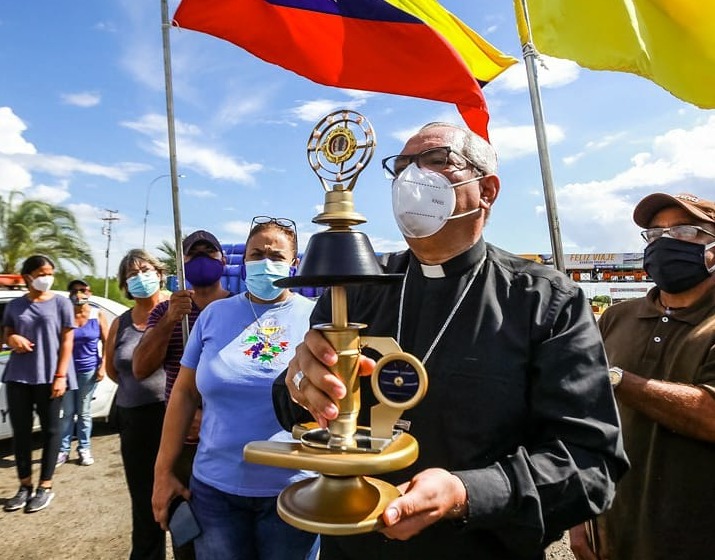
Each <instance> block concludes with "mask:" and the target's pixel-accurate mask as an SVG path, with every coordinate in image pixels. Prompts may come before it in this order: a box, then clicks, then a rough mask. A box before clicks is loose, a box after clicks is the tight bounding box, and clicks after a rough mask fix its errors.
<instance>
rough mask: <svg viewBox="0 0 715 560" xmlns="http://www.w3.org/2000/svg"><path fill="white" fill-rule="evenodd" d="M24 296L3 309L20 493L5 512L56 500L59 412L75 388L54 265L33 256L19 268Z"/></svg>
mask: <svg viewBox="0 0 715 560" xmlns="http://www.w3.org/2000/svg"><path fill="white" fill-rule="evenodd" d="M21 272H22V277H23V279H24V280H25V283H26V284H27V288H28V293H27V294H26V295H25V296H23V297H19V298H16V299H14V300H13V301H11V302H10V303H8V304H7V306H6V307H5V313H4V315H3V327H4V331H3V341H4V342H5V344H7V345H8V346H9V347H10V349H11V350H12V353H11V354H10V359H9V360H8V362H7V366H6V367H5V373H4V374H3V382H4V383H5V388H6V391H7V404H8V408H9V409H10V422H11V423H12V429H13V433H14V437H13V444H14V447H15V460H16V463H17V475H18V478H19V479H20V489H19V490H18V492H17V494H16V495H15V496H13V497H12V498H10V499H8V500H7V501H6V502H5V506H4V509H5V511H15V510H18V509H21V508H23V507H24V508H25V512H26V513H32V512H35V511H39V510H41V509H44V508H46V507H47V506H48V505H49V503H50V502H51V501H52V498H53V497H54V493H53V492H52V475H53V474H54V471H55V460H56V459H57V452H58V450H59V447H60V410H61V408H62V396H63V395H64V394H65V391H66V390H67V389H68V388H69V389H74V388H76V386H77V385H76V380H75V379H74V367H73V364H72V341H73V338H74V337H73V334H74V333H73V328H74V317H73V313H72V304H71V303H70V302H69V300H68V299H67V298H64V297H59V296H57V295H55V294H53V293H52V292H50V288H51V287H52V282H53V281H54V272H55V265H54V263H53V262H52V261H51V260H50V259H49V258H47V257H44V256H42V255H34V256H32V257H29V258H28V259H27V260H26V261H25V262H24V263H23V265H22V270H21ZM33 408H34V409H35V411H36V412H37V415H38V416H39V418H40V426H41V427H42V440H43V442H42V467H41V470H40V482H39V485H38V487H37V489H36V490H35V491H34V492H33V486H32V424H33Z"/></svg>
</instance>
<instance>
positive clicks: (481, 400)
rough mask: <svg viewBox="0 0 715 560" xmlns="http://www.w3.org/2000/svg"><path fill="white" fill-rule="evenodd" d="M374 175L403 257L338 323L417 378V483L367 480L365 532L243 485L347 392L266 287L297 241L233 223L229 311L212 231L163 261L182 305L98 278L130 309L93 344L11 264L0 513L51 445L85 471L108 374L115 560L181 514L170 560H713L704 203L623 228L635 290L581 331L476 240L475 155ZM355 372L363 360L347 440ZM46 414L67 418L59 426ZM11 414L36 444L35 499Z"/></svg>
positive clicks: (158, 277) (424, 151) (270, 479)
mask: <svg viewBox="0 0 715 560" xmlns="http://www.w3.org/2000/svg"><path fill="white" fill-rule="evenodd" d="M383 167H384V168H385V171H386V173H387V174H388V176H389V177H390V178H391V180H392V193H393V197H392V198H393V213H394V217H395V220H396V223H397V226H398V227H399V229H400V231H401V232H402V234H403V236H404V238H405V240H406V242H407V245H408V249H407V250H406V251H403V252H400V253H393V254H385V255H382V256H381V257H380V261H381V264H382V266H383V268H384V270H385V272H388V273H397V274H400V275H402V280H401V282H399V283H395V284H392V285H390V284H388V285H367V284H366V285H351V286H348V287H347V292H346V294H347V303H348V309H349V312H350V320H351V321H352V322H360V323H364V324H367V328H366V329H365V330H364V334H366V335H374V336H392V337H393V338H395V340H397V342H398V343H399V344H400V346H401V347H402V349H403V350H405V351H406V352H409V353H411V354H414V355H415V356H417V357H418V358H419V359H421V360H422V362H423V363H424V364H425V366H426V368H427V371H428V372H429V390H428V392H427V395H426V396H425V398H424V400H423V401H422V402H421V403H420V404H419V405H418V406H415V407H414V408H412V409H410V410H407V411H405V412H404V413H403V417H402V419H403V425H404V426H408V428H406V429H408V430H409V432H410V434H412V435H413V436H415V438H416V439H417V440H418V442H419V446H420V452H419V457H418V459H417V461H416V462H415V463H414V464H413V465H411V466H410V467H408V468H406V469H403V470H400V471H398V472H394V473H388V474H385V475H381V476H382V477H384V478H385V480H387V481H389V482H391V483H393V484H395V485H397V487H398V489H399V490H400V494H401V495H400V496H399V497H398V498H396V499H395V500H393V501H392V502H390V503H389V504H388V505H387V507H386V508H385V510H384V512H383V514H382V517H381V520H382V523H383V525H384V526H383V528H382V529H380V530H379V531H377V532H373V533H367V534H360V535H351V536H336V535H321V537H320V539H319V540H318V539H317V538H316V535H313V534H311V533H306V532H304V531H301V530H299V529H296V528H294V527H292V526H290V525H288V524H286V523H285V522H284V521H282V519H281V518H280V517H279V516H278V514H277V510H276V500H277V496H278V494H279V493H280V492H281V490H282V489H283V488H285V487H286V486H287V485H289V484H291V483H293V482H295V481H298V480H301V479H303V478H305V477H307V476H312V475H313V473H308V472H303V471H293V470H288V469H279V468H273V467H266V466H259V465H253V464H249V463H246V462H244V461H243V453H242V450H243V446H244V445H245V444H246V443H248V442H249V441H253V440H267V439H273V440H286V441H287V440H289V439H290V437H291V436H290V430H291V428H292V426H293V425H294V424H296V423H300V422H305V421H311V420H314V421H317V422H318V424H319V425H320V426H322V427H325V426H327V425H328V423H329V422H330V421H331V420H333V419H335V418H336V417H337V415H338V412H339V411H338V409H337V406H336V404H335V403H336V402H338V401H339V400H340V399H341V398H343V397H344V396H345V394H346V391H347V388H346V387H345V386H344V385H343V383H342V382H341V381H340V379H339V378H338V377H337V376H335V375H334V374H333V373H331V371H330V367H331V366H333V365H334V364H335V363H336V361H337V359H338V357H337V355H336V353H335V351H334V350H333V348H332V347H331V346H330V344H329V343H328V341H327V340H326V339H325V338H324V337H323V335H322V334H321V333H320V331H319V330H314V329H311V328H310V327H311V325H315V324H317V323H329V322H330V319H331V297H330V292H329V291H328V292H326V294H324V295H323V296H322V297H321V298H320V299H319V300H318V302H317V304H316V303H315V302H314V301H312V300H308V299H306V298H304V297H302V296H300V295H298V294H295V293H292V292H290V291H289V290H287V289H282V288H278V287H276V286H275V285H274V282H275V281H276V280H279V279H281V278H285V277H288V276H290V275H291V274H293V272H294V267H296V266H297V265H298V252H297V247H298V245H297V232H296V227H295V223H294V222H293V221H292V220H289V219H286V218H273V217H266V216H258V217H256V218H254V220H253V222H252V224H251V228H250V233H249V236H248V239H247V243H246V250H245V272H246V277H245V282H246V286H247V290H246V291H245V292H243V293H238V294H232V293H229V292H228V291H227V290H225V289H224V288H222V287H221V283H220V278H221V273H222V270H223V266H224V264H225V257H224V255H223V252H222V250H221V245H220V243H219V242H218V240H217V239H216V238H215V237H214V236H213V235H212V234H211V233H209V232H206V231H203V230H199V231H196V232H194V233H192V234H191V235H189V236H188V237H187V238H186V239H185V240H184V243H183V247H182V249H183V259H184V268H185V271H186V278H187V280H188V282H189V283H190V285H191V288H190V289H186V290H181V291H177V292H174V293H173V294H171V296H170V297H168V296H167V295H165V292H164V291H162V290H161V287H162V284H163V280H164V273H165V271H164V268H163V266H162V264H161V262H160V261H158V260H157V259H156V258H155V257H153V256H152V255H151V254H149V253H147V252H145V251H142V250H133V251H130V252H129V253H128V254H127V255H126V256H125V257H124V258H123V260H122V262H121V265H120V268H119V274H118V279H119V284H120V287H121V288H122V289H124V290H125V292H126V294H127V297H129V298H130V299H133V300H134V306H133V307H132V308H131V309H130V310H129V311H127V312H126V313H125V314H123V315H122V316H120V317H118V318H117V319H116V320H115V321H114V323H113V324H112V325H111V328H109V330H108V332H107V328H106V322H104V321H103V318H102V317H101V316H97V315H93V314H92V312H91V310H90V309H89V308H88V307H89V306H87V297H88V294H89V293H90V292H89V287H88V285H87V284H86V283H85V282H83V281H81V280H77V281H73V282H72V283H70V285H69V286H68V288H69V291H70V299H71V301H70V300H68V299H67V298H62V297H58V296H56V295H54V294H53V293H52V292H50V291H49V289H50V287H51V285H52V275H53V270H54V264H53V263H52V262H51V261H49V259H46V258H44V257H40V256H36V257H31V258H30V259H27V261H26V262H25V263H24V265H23V269H22V273H23V275H24V276H25V279H26V282H27V285H28V294H27V296H26V297H23V298H18V299H17V300H16V301H13V302H12V303H11V304H9V305H8V307H7V309H6V311H5V316H4V318H3V326H4V340H5V342H6V344H8V345H9V346H10V347H11V348H12V350H13V352H12V355H11V358H10V361H9V363H8V367H7V368H6V371H5V379H4V381H5V383H6V384H7V385H8V402H9V406H10V418H11V421H12V423H13V428H14V430H15V453H16V459H17V472H18V478H19V479H20V488H19V491H18V493H17V495H16V496H14V497H12V498H10V499H8V500H6V503H5V510H6V511H13V510H17V509H21V508H23V507H24V508H25V510H26V511H30V512H32V511H38V510H39V509H42V508H44V507H46V506H47V504H49V502H50V500H51V499H52V496H53V493H52V476H53V471H54V468H55V465H56V464H61V463H62V462H64V461H66V460H67V458H68V457H69V453H70V441H71V437H72V434H76V435H77V439H78V454H79V457H80V461H81V462H82V464H85V465H89V464H91V462H92V455H91V451H90V449H91V448H90V438H89V434H90V431H91V421H90V422H88V421H87V419H86V418H85V416H84V412H85V411H86V404H87V395H91V391H92V390H93V387H94V384H95V383H96V381H97V379H100V378H101V377H102V376H103V375H104V372H105V371H106V374H107V375H108V376H109V377H110V378H111V379H113V380H114V381H115V382H117V384H118V385H119V388H118V392H117V405H118V410H119V424H120V438H121V453H122V459H123V464H124V470H125V474H126V480H127V486H128V488H129V492H130V496H131V504H132V521H133V532H132V550H131V554H130V558H132V559H137V560H138V559H142V560H143V559H158V560H161V559H163V558H165V555H166V551H165V534H164V530H166V529H167V528H168V527H170V520H169V516H170V512H171V511H173V510H174V506H175V505H176V504H177V503H178V502H180V501H188V503H189V506H190V510H191V512H192V514H193V516H194V517H195V519H196V522H197V524H198V527H199V528H200V532H199V534H198V535H194V536H195V537H196V538H195V539H193V541H192V542H190V543H188V544H185V545H183V546H175V548H174V555H175V557H176V558H198V559H200V560H201V559H211V560H214V559H216V558H221V559H236V560H243V559H246V560H248V559H254V558H256V559H285V560H289V559H296V560H297V559H305V558H315V557H316V556H317V555H318V554H319V557H320V558H321V560H342V559H346V560H347V559H360V560H362V559H365V558H385V559H387V558H389V559H390V560H399V559H408V558H409V559H411V560H420V559H433V558H444V559H450V558H454V559H459V560H463V559H469V558H475V559H477V558H479V559H487V560H488V559H492V558H493V559H499V560H505V559H506V560H508V559H514V560H517V559H519V560H531V559H533V560H536V559H542V558H543V557H544V551H545V549H546V547H547V546H548V545H549V544H550V543H552V542H553V541H554V540H556V539H558V538H559V537H560V536H561V535H562V534H563V533H564V531H568V530H569V529H570V536H571V543H572V548H573V551H574V554H575V555H576V557H577V558H578V559H579V560H594V559H596V560H605V559H621V560H646V559H648V560H651V559H661V558H662V559H665V558H693V559H705V558H710V557H711V556H712V545H710V544H709V537H707V535H708V534H709V531H708V529H709V527H710V524H711V523H710V517H709V505H710V502H711V500H710V498H711V497H715V496H713V495H712V494H713V492H714V490H712V488H713V486H712V485H711V484H710V482H709V466H710V465H712V464H713V459H715V457H714V456H713V455H714V454H715V446H714V445H713V444H715V400H713V399H714V398H715V203H714V202H712V201H709V200H704V199H702V198H699V197H697V196H694V195H691V194H681V195H667V194H663V193H656V194H652V195H649V196H647V197H645V198H644V199H643V200H641V201H640V202H639V203H638V204H637V206H636V207H635V210H634V221H635V223H636V224H637V225H638V226H640V227H642V228H644V231H643V237H644V240H645V241H646V243H647V245H646V249H645V258H644V267H645V269H646V271H647V272H648V274H649V275H650V276H651V277H652V278H653V280H654V282H655V284H656V287H655V288H653V289H652V290H651V291H650V292H649V293H648V295H647V296H646V297H644V298H639V299H635V300H632V301H629V302H626V303H621V304H618V305H615V306H612V307H610V308H609V309H607V310H606V312H605V313H604V314H603V316H602V317H601V318H600V320H599V321H598V323H597V322H596V320H595V318H594V316H593V313H592V310H591V307H590V305H589V302H588V299H587V298H586V297H585V295H584V294H583V292H582V291H581V290H580V289H579V288H578V286H577V285H576V284H575V283H574V282H572V281H571V280H569V279H568V278H567V277H566V276H565V275H563V274H561V273H560V272H558V271H555V270H553V269H551V268H548V267H545V266H543V265H540V264H537V263H534V262H532V261H528V260H524V259H522V258H519V257H516V256H514V255H512V254H510V253H508V252H506V251H504V250H502V249H500V248H498V247H496V246H494V245H492V244H490V243H487V242H486V241H485V240H484V237H483V231H484V228H485V225H486V222H487V219H488V216H489V213H490V211H491V209H492V206H493V205H494V203H495V202H496V200H497V198H498V195H499V191H500V181H499V177H498V175H497V165H496V153H495V152H494V149H493V148H492V146H491V145H490V144H489V143H488V142H486V141H485V140H483V139H482V138H480V137H479V136H477V135H475V134H474V133H472V132H470V131H469V130H466V129H463V128H461V127H457V126H455V125H451V124H447V123H431V124H429V125H426V126H425V127H423V128H422V129H420V130H419V131H418V132H417V133H416V134H415V135H414V136H412V137H411V138H410V139H409V140H408V141H407V142H406V144H405V146H404V148H403V150H402V151H401V153H400V154H398V155H396V156H392V157H388V158H385V159H384V160H383ZM185 318H187V319H188V321H187V324H188V332H185V331H184V328H183V326H182V324H183V323H184V319H185ZM73 338H74V351H73ZM98 342H101V343H103V344H101V345H100V346H101V347H103V348H105V351H104V354H103V353H102V352H99V351H98V350H97V343H98ZM90 356H91V359H90ZM373 367H374V362H373V361H372V360H371V359H369V358H368V357H366V356H361V357H360V362H359V368H360V373H361V375H362V377H361V383H360V384H361V387H360V399H361V403H362V407H361V418H360V419H359V423H360V424H363V425H365V424H369V420H368V415H369V411H370V406H371V405H372V404H374V403H375V397H374V395H373V393H372V388H371V384H370V379H369V374H370V373H371V372H372V370H373ZM67 390H70V391H75V390H76V394H75V395H74V397H73V398H72V399H67V397H65V398H64V400H65V401H66V402H65V404H64V405H63V404H62V398H61V397H62V395H63V394H64V393H65V391H67ZM90 398H91V397H90ZM33 407H35V408H36V410H37V412H38V415H39V416H40V420H41V424H42V437H43V458H42V467H41V473H40V479H39V484H38V486H37V488H34V486H33V483H32V473H31V464H30V450H31V449H30V443H29V442H30V432H31V422H32V410H33ZM75 416H76V425H75V423H73V422H75V421H74V417H75ZM318 546H319V552H318Z"/></svg>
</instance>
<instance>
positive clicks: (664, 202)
mask: <svg viewBox="0 0 715 560" xmlns="http://www.w3.org/2000/svg"><path fill="white" fill-rule="evenodd" d="M668 206H674V207H680V208H682V209H683V210H685V211H686V212H687V213H688V214H690V215H691V216H692V217H693V218H695V219H696V220H699V221H701V222H709V223H711V224H712V223H715V202H713V201H711V200H705V199H704V198H700V197H698V196H695V195H694V194H688V193H681V194H676V195H670V194H666V193H654V194H649V195H648V196H646V197H645V198H644V199H643V200H641V201H640V202H639V203H638V206H636V208H635V210H634V211H633V221H634V222H635V223H636V224H638V225H639V226H641V227H643V228H647V227H649V225H650V221H651V220H652V219H653V216H655V215H656V214H657V213H658V212H660V211H661V210H662V209H663V208H667V207H668Z"/></svg>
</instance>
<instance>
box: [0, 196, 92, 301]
mask: <svg viewBox="0 0 715 560" xmlns="http://www.w3.org/2000/svg"><path fill="white" fill-rule="evenodd" d="M23 196H24V195H23V194H22V193H21V192H19V191H13V192H11V193H10V195H9V196H8V197H7V199H5V198H3V197H0V270H2V272H4V273H14V272H19V270H20V267H21V266H22V262H23V261H24V260H25V259H26V258H27V257H29V256H31V255H36V254H42V255H46V256H48V257H50V258H51V259H52V260H53V261H54V263H55V266H56V268H57V271H58V272H66V270H67V268H66V267H67V265H71V266H72V267H73V268H74V269H75V270H77V271H79V270H81V266H80V265H85V266H88V267H90V268H91V269H94V259H93V258H92V252H91V250H90V247H89V245H88V244H87V242H86V241H85V240H84V239H83V237H82V229H81V228H80V226H79V224H78V223H77V219H76V218H75V216H74V214H73V213H72V212H71V211H70V210H68V209H67V208H63V207H61V206H55V205H53V204H50V203H49V202H44V201H41V200H28V199H24V198H23ZM102 293H104V292H102Z"/></svg>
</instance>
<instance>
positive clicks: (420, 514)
mask: <svg viewBox="0 0 715 560" xmlns="http://www.w3.org/2000/svg"><path fill="white" fill-rule="evenodd" d="M397 489H398V490H399V491H400V492H401V493H402V494H403V495H402V496H400V497H399V498H397V499H395V500H393V501H392V502H390V503H389V504H388V505H387V507H386V508H385V512H384V513H383V514H382V520H383V521H384V522H385V525H386V527H385V528H384V529H381V531H380V532H381V533H383V534H384V535H385V536H386V537H389V538H391V539H398V540H401V541H405V540H407V539H409V538H412V537H414V536H415V535H416V534H417V533H419V532H420V531H422V530H423V529H425V528H427V527H429V526H430V525H432V524H433V523H435V522H437V521H439V520H440V519H443V518H447V519H461V518H466V517H467V515H468V513H469V504H468V501H467V489H466V488H465V487H464V484H463V483H462V481H461V480H460V479H459V478H458V477H457V476H455V475H453V474H452V473H450V472H448V471H446V470H444V469H427V470H424V471H422V472H420V473H417V474H416V475H415V476H414V477H413V478H412V480H410V481H409V482H407V483H405V484H402V485H400V486H398V487H397Z"/></svg>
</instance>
